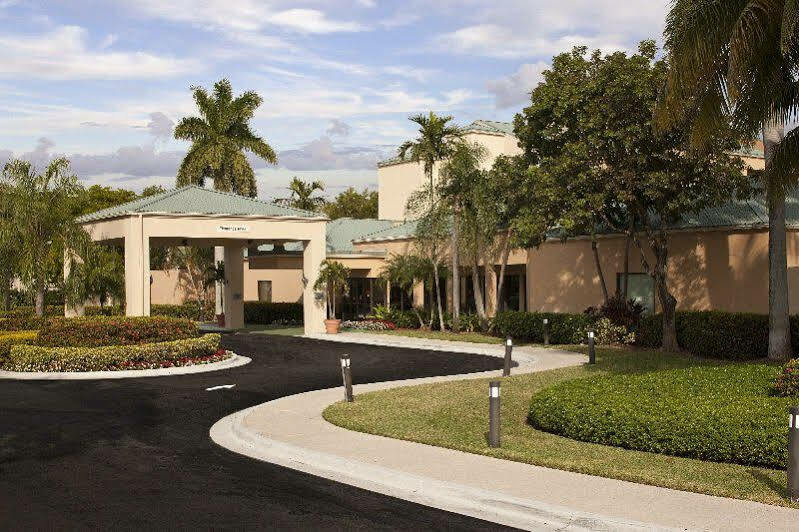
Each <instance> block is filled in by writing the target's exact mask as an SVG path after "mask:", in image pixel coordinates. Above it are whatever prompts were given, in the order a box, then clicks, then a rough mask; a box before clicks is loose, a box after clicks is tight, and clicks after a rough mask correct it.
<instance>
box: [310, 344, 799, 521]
mask: <svg viewBox="0 0 799 532" xmlns="http://www.w3.org/2000/svg"><path fill="white" fill-rule="evenodd" d="M575 350H580V348H575ZM597 362H598V363H597V365H596V366H595V367H587V366H580V367H572V368H563V369H557V370H551V371H546V372H540V373H532V374H527V375H519V376H511V377H508V378H504V379H502V448H500V449H491V448H489V447H488V446H487V443H486V439H485V433H486V431H487V428H488V421H487V417H488V416H487V410H488V404H487V399H486V396H487V393H486V392H487V390H486V389H487V387H488V380H489V379H477V380H463V381H455V382H447V383H437V384H427V385H423V386H422V387H421V388H423V390H424V393H420V390H419V388H420V387H404V388H396V389H393V390H386V391H380V392H373V393H369V394H363V395H359V396H358V397H357V398H356V401H355V402H354V403H337V404H334V405H331V406H330V407H329V408H327V409H326V410H325V412H324V417H325V419H327V420H328V421H330V422H331V423H334V424H336V425H341V426H343V427H346V428H349V429H352V430H356V431H361V432H369V433H373V434H380V435H383V436H388V437H393V438H400V439H405V440H411V441H417V442H421V443H426V444H430V445H437V446H441V447H448V448H452V449H459V450H462V451H466V452H472V453H477V454H483V455H487V456H494V457H497V458H504V459H508V460H516V461H519V462H526V463H530V464H536V465H541V466H546V467H552V468H557V469H564V470H568V471H576V472H580V473H587V474H591V475H599V476H604V477H610V478H617V479H622V480H628V481H632V482H639V483H643V484H651V485H656V486H663V487H668V488H674V489H680V490H686V491H694V492H698V493H707V494H711V495H719V496H724V497H735V498H739V499H748V500H754V501H759V502H764V503H768V504H776V505H783V506H795V507H797V508H799V505H792V504H791V503H790V502H789V501H788V499H787V498H786V497H785V484H786V475H785V471H780V470H773V469H766V468H761V467H752V466H741V465H736V464H727V463H716V462H706V461H701V460H696V459H691V458H679V457H674V456H666V455H661V454H653V453H647V452H642V451H633V450H627V449H622V448H619V447H610V446H605V445H599V444H595V443H587V442H581V441H576V440H572V439H568V438H565V437H562V436H556V435H554V434H549V433H546V432H542V431H539V430H535V429H533V428H532V427H530V426H529V425H528V424H527V420H526V418H527V414H528V411H529V408H530V398H531V397H532V396H533V394H535V393H536V392H538V391H540V390H543V389H545V388H547V387H549V386H552V385H553V384H556V383H559V382H563V381H566V380H570V379H575V378H581V377H590V376H594V375H613V374H634V373H646V372H651V371H660V370H669V369H675V368H688V367H697V366H713V365H724V364H725V363H722V362H712V361H707V360H699V359H697V358H693V357H689V356H684V355H671V354H668V355H667V354H664V353H661V352H657V351H636V350H616V349H606V348H598V349H597ZM785 417H786V419H787V416H785Z"/></svg>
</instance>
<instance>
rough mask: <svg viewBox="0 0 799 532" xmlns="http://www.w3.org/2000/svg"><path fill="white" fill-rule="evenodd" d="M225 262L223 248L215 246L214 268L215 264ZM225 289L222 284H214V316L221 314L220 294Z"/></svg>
mask: <svg viewBox="0 0 799 532" xmlns="http://www.w3.org/2000/svg"><path fill="white" fill-rule="evenodd" d="M223 260H225V248H224V247H223V246H215V247H214V267H216V265H217V264H219V263H220V262H222V261H223ZM224 290H225V287H224V285H223V284H222V283H220V282H216V283H214V296H215V297H216V311H215V312H216V314H217V315H219V314H222V311H223V309H222V293H223V292H224Z"/></svg>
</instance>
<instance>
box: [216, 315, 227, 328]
mask: <svg viewBox="0 0 799 532" xmlns="http://www.w3.org/2000/svg"><path fill="white" fill-rule="evenodd" d="M216 325H217V326H218V327H224V326H225V313H224V312H223V313H222V314H217V315H216Z"/></svg>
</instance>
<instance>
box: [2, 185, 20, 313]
mask: <svg viewBox="0 0 799 532" xmlns="http://www.w3.org/2000/svg"><path fill="white" fill-rule="evenodd" d="M9 192H10V188H9V185H8V184H7V183H2V184H0V298H1V299H0V301H2V309H3V310H10V309H11V291H12V286H13V282H14V278H15V277H16V275H17V271H18V262H19V261H18V259H19V256H18V255H17V253H16V247H17V243H16V242H17V235H16V227H15V226H14V224H13V223H12V221H11V209H10V207H11V195H10V194H9Z"/></svg>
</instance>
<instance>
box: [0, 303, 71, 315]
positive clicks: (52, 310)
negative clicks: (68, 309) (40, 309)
mask: <svg viewBox="0 0 799 532" xmlns="http://www.w3.org/2000/svg"><path fill="white" fill-rule="evenodd" d="M35 315H36V307H32V306H30V305H24V306H19V307H14V308H12V309H11V310H5V311H0V318H14V317H20V316H35ZM44 315H45V316H48V317H58V316H63V315H64V305H45V307H44Z"/></svg>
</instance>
